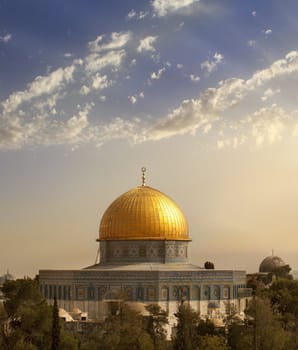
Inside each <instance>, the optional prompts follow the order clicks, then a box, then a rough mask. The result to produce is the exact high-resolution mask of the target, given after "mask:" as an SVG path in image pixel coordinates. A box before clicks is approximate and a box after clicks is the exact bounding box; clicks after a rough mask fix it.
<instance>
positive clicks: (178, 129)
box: [0, 40, 298, 149]
mask: <svg viewBox="0 0 298 350" xmlns="http://www.w3.org/2000/svg"><path fill="white" fill-rule="evenodd" d="M95 41H96V40H95ZM106 44H107V43H106ZM106 44H105V45H106ZM98 45H102V44H99V43H98ZM110 47H111V49H105V50H102V51H100V52H91V53H90V52H88V53H87V55H86V57H83V58H82V59H80V60H74V61H73V62H72V63H71V64H70V65H69V66H66V67H64V68H58V69H56V70H55V71H53V72H50V73H48V74H47V75H45V76H39V77H36V78H35V79H34V80H33V81H32V82H31V83H29V84H28V85H27V87H26V88H25V89H24V90H23V91H16V92H13V93H12V94H11V95H10V96H8V98H7V99H6V100H5V101H3V102H1V105H0V107H1V109H0V149H15V148H21V147H30V146H31V147H32V146H34V145H52V144H64V145H81V144H89V143H92V144H94V145H96V146H100V145H101V144H103V143H104V142H107V141H109V140H113V139H122V138H123V139H124V138H126V139H128V140H130V141H131V142H134V143H138V142H144V141H147V140H160V139H163V138H169V137H172V136H175V135H182V134H191V135H194V134H196V133H197V132H198V131H199V130H200V131H201V132H202V134H203V135H206V134H208V135H210V134H213V133H217V141H218V143H217V145H218V147H219V148H222V147H226V146H229V147H234V148H236V147H239V146H240V145H241V144H243V143H245V142H248V140H253V141H254V144H255V145H256V146H257V147H262V146H263V145H266V144H272V143H274V142H278V141H279V140H281V139H282V137H284V135H287V133H288V131H289V130H291V135H295V132H297V131H295V130H298V127H297V125H298V122H297V120H298V119H297V116H298V113H297V112H295V111H291V110H289V109H286V108H282V107H281V106H280V107H278V106H276V105H272V106H270V107H265V108H258V109H257V110H255V108H256V107H255V105H256V104H255V103H252V102H251V101H256V103H257V102H259V104H261V101H260V99H261V97H263V100H264V101H266V100H269V99H270V98H272V97H273V96H274V95H275V94H277V93H281V91H279V89H276V83H279V81H277V79H280V83H283V84H284V85H286V81H287V77H290V78H291V79H294V77H295V75H294V74H298V51H291V52H289V53H288V54H287V55H286V56H285V57H284V58H282V59H279V60H276V61H275V62H273V63H272V64H271V65H270V66H268V67H267V68H264V69H262V70H259V71H256V72H254V73H253V74H251V76H250V77H248V78H247V79H240V78H230V79H226V80H223V81H220V82H219V83H218V85H216V86H215V87H211V88H207V89H205V90H204V91H202V92H200V94H199V95H198V96H197V97H195V98H189V99H185V100H184V101H182V102H181V103H180V104H178V105H177V106H175V107H173V108H171V109H169V112H168V113H166V114H165V115H163V116H160V117H159V118H157V117H155V116H148V117H144V118H143V119H142V120H139V119H136V118H131V119H130V120H125V119H123V118H120V117H118V118H114V119H113V120H112V121H110V122H106V119H105V118H104V117H105V116H100V114H99V110H96V111H94V109H95V108H94V107H95V105H94V104H93V103H90V102H88V101H90V100H91V98H90V97H92V98H93V97H94V99H92V100H94V101H95V103H96V102H98V103H102V102H100V101H104V100H105V96H101V95H100V94H99V92H100V91H101V90H103V89H106V88H108V87H109V86H111V85H112V84H114V79H116V77H114V76H113V77H112V76H111V75H112V74H114V75H117V74H119V69H120V65H121V64H122V63H123V58H124V57H126V55H127V51H126V47H122V46H119V48H118V49H116V48H115V46H110ZM112 47H113V48H112ZM219 55H220V54H217V55H215V58H214V59H215V60H216V59H217V60H219V61H220V60H221V58H220V57H222V55H220V56H219ZM216 57H217V58H216ZM130 62H131V57H129V60H128V62H127V67H130V64H129V63H130ZM127 67H126V68H127ZM165 70H166V68H165V67H164V68H161V69H159V70H158V71H157V72H153V73H152V76H151V79H160V78H161V76H162V74H164V72H165ZM126 74H127V72H126V71H124V74H123V75H126ZM112 79H113V80H112ZM194 79H195V76H194ZM284 85H282V87H283V91H284V90H286V89H285V86H284ZM118 86H120V85H118ZM273 86H275V88H273ZM139 91H140V90H139ZM91 93H92V94H94V95H91ZM89 95H91V96H89ZM141 98H144V91H141V92H138V93H135V94H134V95H131V96H129V99H130V102H131V103H132V104H135V103H137V102H138V101H139V99H141ZM253 98H254V100H252V99H253ZM77 104H80V105H81V106H83V107H81V106H80V105H79V106H78V107H76V105H77ZM245 104H246V106H245V108H243V106H244V105H245ZM248 107H249V108H248ZM244 110H245V113H243V111H244ZM248 111H249V112H248ZM101 118H102V119H101ZM219 131H222V133H220V134H219ZM294 131H295V132H294ZM297 133H298V132H297ZM206 137H207V136H206ZM215 142H216V141H215Z"/></svg>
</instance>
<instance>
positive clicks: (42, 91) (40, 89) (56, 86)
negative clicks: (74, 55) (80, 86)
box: [2, 64, 76, 113]
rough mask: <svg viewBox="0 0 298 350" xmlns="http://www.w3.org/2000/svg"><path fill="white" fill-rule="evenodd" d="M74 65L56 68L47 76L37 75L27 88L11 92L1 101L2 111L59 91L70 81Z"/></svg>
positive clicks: (7, 111) (10, 110)
mask: <svg viewBox="0 0 298 350" xmlns="http://www.w3.org/2000/svg"><path fill="white" fill-rule="evenodd" d="M75 69H76V65H75V64H73V65H71V66H68V67H66V68H58V69H57V70H55V71H53V72H52V73H50V74H49V75H47V76H38V77H36V78H35V79H34V80H33V82H32V83H30V84H28V86H27V89H26V90H24V91H18V92H14V93H12V94H11V95H10V96H9V97H8V99H7V100H6V101H5V102H3V103H2V107H3V110H4V113H11V112H13V111H15V110H16V109H17V108H18V107H19V106H20V105H22V104H23V103H25V102H29V101H31V100H33V99H35V98H37V97H41V96H43V95H50V94H51V95H52V94H54V93H56V92H59V91H60V90H61V89H62V88H63V87H64V86H65V85H66V84H68V83H69V82H71V81H72V79H73V74H74V72H75Z"/></svg>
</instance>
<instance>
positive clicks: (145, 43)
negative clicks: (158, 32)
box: [137, 36, 157, 52]
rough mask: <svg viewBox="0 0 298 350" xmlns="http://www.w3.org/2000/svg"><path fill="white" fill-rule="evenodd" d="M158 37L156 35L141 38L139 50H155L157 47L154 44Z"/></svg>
mask: <svg viewBox="0 0 298 350" xmlns="http://www.w3.org/2000/svg"><path fill="white" fill-rule="evenodd" d="M156 39H157V37H156V36H147V37H146V38H144V39H141V40H140V43H139V46H138V48H137V50H138V52H145V51H151V52H155V47H154V46H153V44H154V43H155V41H156Z"/></svg>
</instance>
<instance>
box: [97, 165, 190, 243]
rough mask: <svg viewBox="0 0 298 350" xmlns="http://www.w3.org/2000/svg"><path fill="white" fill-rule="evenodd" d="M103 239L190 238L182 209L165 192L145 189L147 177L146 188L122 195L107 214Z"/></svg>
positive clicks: (102, 229) (100, 227)
mask: <svg viewBox="0 0 298 350" xmlns="http://www.w3.org/2000/svg"><path fill="white" fill-rule="evenodd" d="M142 171H143V170H142ZM143 176H144V172H143ZM99 240H190V239H189V236H188V225H187V222H186V218H185V216H184V214H183V213H182V211H181V209H180V208H179V207H178V206H177V204H176V203H175V202H174V201H173V200H172V199H170V198H169V197H168V196H166V195H165V194H164V193H162V192H160V191H158V190H156V189H154V188H152V187H149V186H145V180H144V177H143V185H142V186H139V187H136V188H134V189H132V190H130V191H128V192H126V193H124V194H122V195H121V196H120V197H118V198H117V199H116V200H115V201H114V202H113V203H112V204H111V205H110V206H109V207H108V209H107V210H106V211H105V213H104V215H103V217H102V219H101V222H100V226H99Z"/></svg>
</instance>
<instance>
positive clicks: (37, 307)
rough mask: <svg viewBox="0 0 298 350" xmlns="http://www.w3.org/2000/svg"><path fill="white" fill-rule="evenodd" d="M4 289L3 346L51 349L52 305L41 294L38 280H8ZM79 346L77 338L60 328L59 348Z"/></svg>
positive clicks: (22, 349)
mask: <svg viewBox="0 0 298 350" xmlns="http://www.w3.org/2000/svg"><path fill="white" fill-rule="evenodd" d="M1 290H2V292H3V294H4V304H3V306H4V308H3V310H2V311H1V310H0V315H1V316H0V318H1V320H0V323H1V340H0V344H1V347H0V348H1V350H2V349H3V350H50V349H51V344H52V325H53V308H52V307H51V306H49V305H48V304H47V303H46V300H45V299H44V298H43V296H42V295H41V294H40V292H39V288H38V282H37V280H32V279H30V278H25V279H18V280H16V281H6V282H5V283H4V285H3V287H2V288H1ZM62 340H63V341H62ZM76 349H77V342H76V340H75V339H74V338H73V337H72V336H71V335H70V334H68V333H66V332H64V331H63V329H62V328H61V344H60V347H59V350H76Z"/></svg>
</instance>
